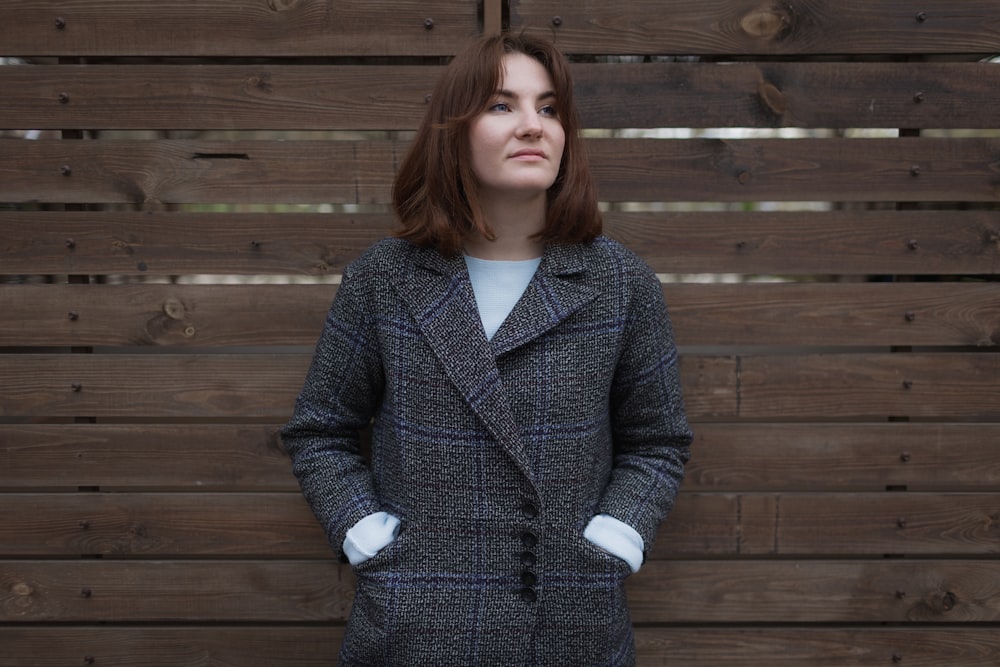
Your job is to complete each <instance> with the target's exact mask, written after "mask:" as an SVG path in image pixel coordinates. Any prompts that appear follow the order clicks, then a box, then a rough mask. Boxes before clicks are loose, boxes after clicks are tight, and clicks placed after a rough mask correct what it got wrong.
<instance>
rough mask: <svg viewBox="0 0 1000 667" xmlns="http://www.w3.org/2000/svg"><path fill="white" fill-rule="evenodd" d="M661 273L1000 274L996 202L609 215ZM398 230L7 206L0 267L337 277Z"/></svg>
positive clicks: (342, 219) (339, 218)
mask: <svg viewBox="0 0 1000 667" xmlns="http://www.w3.org/2000/svg"><path fill="white" fill-rule="evenodd" d="M604 218H605V231H606V232H607V233H608V235H610V236H612V237H614V238H617V239H619V240H621V241H622V242H623V243H625V244H626V245H627V246H629V247H630V248H633V249H634V250H635V251H636V252H638V253H639V254H640V255H641V256H642V258H643V259H644V260H645V261H646V262H647V263H649V265H650V266H651V267H652V268H653V269H654V270H656V271H658V272H660V273H681V274H684V273H717V274H749V275H753V274H765V275H767V274H777V275H791V276H796V275H799V276H801V275H805V276H809V275H820V276H831V275H832V276H843V275H846V276H857V275H862V276H863V275H878V274H903V275H928V274H929V275H940V274H946V275H947V274H952V275H954V274H972V275H984V274H994V275H995V274H998V273H1000V216H998V215H997V213H996V212H995V211H968V210H966V211H962V210H955V211H887V210H881V211H878V210H872V211H863V210H862V211H825V212H808V211H799V212H792V211H785V212H781V211H778V212H765V211H726V212H711V211H697V212H659V213H624V212H621V211H610V212H607V213H605V215H604ZM393 227H394V223H393V219H392V216H391V214H389V213H376V214H327V213H280V212H279V213H225V214H220V213H192V212H187V213H183V212H179V213H145V212H140V213H129V212H122V211H105V212H95V211H90V212H80V211H66V212H62V211H59V212H53V211H10V212H5V213H4V214H3V215H2V216H0V267H2V271H0V273H4V274H11V275H18V274H22V275H32V274H41V275H44V274H92V275H93V274H101V275H127V276H142V275H151V276H164V275H185V274H203V275H210V274H251V275H261V274H295V275H300V274H301V275H317V276H327V275H329V276H333V275H337V274H339V273H340V272H341V271H343V269H344V267H345V266H346V265H347V263H348V262H350V261H351V260H353V259H355V258H356V257H357V256H358V255H360V254H361V252H363V250H364V249H365V248H366V247H368V246H369V245H371V244H372V243H374V242H375V241H377V240H378V239H380V238H382V237H384V236H386V235H388V234H389V233H390V232H391V231H392V229H393Z"/></svg>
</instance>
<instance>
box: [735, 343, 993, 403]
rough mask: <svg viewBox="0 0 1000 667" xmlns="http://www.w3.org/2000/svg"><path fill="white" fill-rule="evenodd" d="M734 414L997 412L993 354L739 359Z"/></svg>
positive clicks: (829, 355)
mask: <svg viewBox="0 0 1000 667" xmlns="http://www.w3.org/2000/svg"><path fill="white" fill-rule="evenodd" d="M739 373H740V389H739V394H740V405H739V407H738V412H739V414H740V416H742V417H746V418H754V419H775V418H783V417H798V418H805V417H806V416H807V415H816V416H818V415H824V414H825V415H827V416H828V417H830V418H837V417H854V418H865V417H867V418H877V416H879V415H884V414H889V415H893V416H899V417H918V418H919V417H925V418H942V417H944V418H947V417H951V418H969V419H975V418H982V419H996V418H997V417H1000V401H997V396H1000V355H997V354H975V353H972V354H947V355H938V354H885V355H877V354H872V355H856V356H855V355H837V354H827V355H822V354H820V355H804V356H796V355H777V356H765V355H761V356H747V357H743V358H741V363H740V370H739Z"/></svg>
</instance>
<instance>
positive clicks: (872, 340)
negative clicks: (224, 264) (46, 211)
mask: <svg viewBox="0 0 1000 667" xmlns="http://www.w3.org/2000/svg"><path fill="white" fill-rule="evenodd" d="M335 290H336V287H335V286H332V285H242V286H240V285H211V286H206V285H159V284H156V285H127V286H126V285H7V286H4V285H0V308H2V309H3V312H4V313H5V315H6V317H4V318H3V320H0V346H18V345H20V346H27V345H32V346H43V345H52V346H59V345H64V346H65V345H72V346H118V345H171V346H185V345H200V346H223V345H237V346H239V345H243V346H246V345H312V344H313V343H314V342H315V340H316V337H317V335H318V334H319V331H320V329H321V328H322V325H323V320H324V318H325V315H326V312H327V309H328V308H329V305H330V301H331V298H332V296H333V294H334V292H335ZM664 291H665V293H666V298H667V300H668V302H669V306H670V308H671V311H672V313H673V315H672V319H673V324H674V327H675V330H676V335H677V341H678V343H679V344H681V345H799V346H819V345H837V346H844V347H856V346H864V345H869V346H870V345H925V346H930V345H935V346H946V345H959V346H965V345H978V346H982V347H997V346H1000V283H962V282H955V283H884V282H878V283H846V284H808V283H806V284H791V283H787V284H783V283H777V284H763V285H762V284H714V285H705V284H680V285H675V284H668V285H665V286H664Z"/></svg>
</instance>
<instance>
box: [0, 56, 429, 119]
mask: <svg viewBox="0 0 1000 667" xmlns="http://www.w3.org/2000/svg"><path fill="white" fill-rule="evenodd" d="M441 70H442V68H441V67H440V66H419V65H414V66H406V67H391V66H385V65H382V66H379V65H375V66H358V65H355V66H351V65H344V66H323V65H315V66H314V65H298V66H296V65H282V64H278V63H274V62H269V63H263V64H260V65H149V66H142V65H139V66H135V65H130V66H121V65H106V66H101V67H98V68H95V67H93V66H88V65H59V66H54V67H38V66H32V65H23V66H13V67H2V68H0V87H6V86H8V85H9V86H13V88H8V90H10V91H11V93H12V94H10V95H9V96H7V95H5V99H4V108H3V109H2V110H0V126H3V127H19V128H36V129H59V128H66V127H86V128H89V129H138V130H146V129H164V130H181V129H185V130H206V129H224V130H261V129H272V130H274V129H285V130H406V129H415V128H416V127H417V124H418V123H419V122H420V119H421V117H422V116H423V114H424V109H425V108H426V105H427V98H428V97H429V96H430V94H431V90H432V89H433V87H434V82H435V80H436V79H437V78H438V76H439V75H440V73H441ZM151 82H155V84H153V83H151ZM15 90H16V91H17V92H16V93H14V91H15ZM52 91H58V92H57V93H55V94H54V93H53V92H52ZM60 94H62V95H64V97H62V98H60ZM63 100H65V101H63Z"/></svg>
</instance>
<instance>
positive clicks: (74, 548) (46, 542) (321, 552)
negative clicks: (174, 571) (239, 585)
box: [0, 464, 333, 559]
mask: <svg viewBox="0 0 1000 667" xmlns="http://www.w3.org/2000/svg"><path fill="white" fill-rule="evenodd" d="M287 466H288V467H287V468H286V469H287V470H289V474H290V469H291V464H287ZM0 507H3V508H4V510H5V511H7V512H13V513H15V514H16V515H17V516H15V515H14V514H10V515H7V516H8V519H9V520H8V519H5V520H4V523H3V524H2V525H0V535H2V536H3V539H2V540H0V544H2V545H3V546H2V547H0V552H2V553H3V554H4V555H5V556H8V557H9V556H20V557H26V558H27V557H39V556H45V557H50V558H51V557H65V556H78V557H79V556H95V555H100V556H105V557H109V558H120V557H131V558H136V557H138V558H144V557H161V558H162V557H173V556H178V557H180V556H183V557H189V556H201V557H206V556H211V557H228V558H235V557H239V558H276V557H282V558H314V559H329V558H333V552H332V551H331V549H330V547H329V546H327V543H326V538H325V537H324V535H323V531H322V529H321V528H320V525H319V523H318V522H317V521H316V519H315V518H314V517H313V515H312V512H311V511H310V510H309V507H308V505H307V504H306V501H305V499H304V498H303V497H302V494H301V493H300V492H298V491H297V490H296V491H290V492H287V493H69V494H61V493H56V494H42V493H29V494H11V493H7V494H0Z"/></svg>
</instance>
